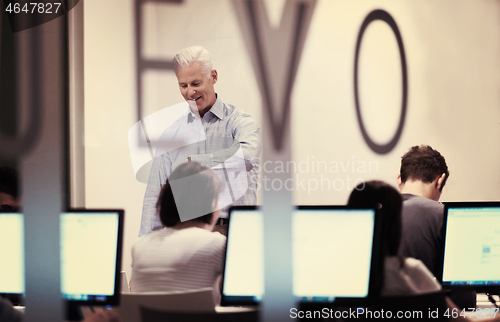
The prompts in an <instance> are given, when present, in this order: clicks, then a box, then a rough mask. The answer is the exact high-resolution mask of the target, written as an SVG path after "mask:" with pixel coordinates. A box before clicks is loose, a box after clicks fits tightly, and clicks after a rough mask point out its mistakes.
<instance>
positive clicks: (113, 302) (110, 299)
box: [61, 208, 125, 306]
mask: <svg viewBox="0 0 500 322" xmlns="http://www.w3.org/2000/svg"><path fill="white" fill-rule="evenodd" d="M62 213H88V214H95V213H118V237H117V238H118V241H117V250H116V267H115V289H114V293H113V295H111V296H106V300H103V301H101V300H72V299H65V298H64V297H63V293H62V292H61V297H62V298H63V300H64V302H65V303H67V305H69V306H74V305H77V306H82V305H91V306H108V305H109V306H118V305H119V304H120V289H121V288H120V284H121V276H120V274H121V267H122V255H123V225H124V216H125V211H124V210H123V209H83V208H74V209H67V210H65V211H63V212H62Z"/></svg>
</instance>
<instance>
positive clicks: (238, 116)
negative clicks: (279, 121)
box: [222, 103, 255, 122]
mask: <svg viewBox="0 0 500 322" xmlns="http://www.w3.org/2000/svg"><path fill="white" fill-rule="evenodd" d="M222 108H223V111H224V112H223V113H224V116H225V117H229V118H230V119H233V120H243V119H246V120H248V121H251V122H255V119H254V118H253V117H252V116H251V115H250V114H248V113H247V112H245V110H243V109H241V108H238V107H236V106H234V105H233V104H228V103H222Z"/></svg>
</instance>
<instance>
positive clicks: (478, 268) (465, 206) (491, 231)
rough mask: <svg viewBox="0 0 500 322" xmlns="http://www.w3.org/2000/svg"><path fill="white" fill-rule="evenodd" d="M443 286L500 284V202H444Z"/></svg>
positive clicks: (484, 287)
mask: <svg viewBox="0 0 500 322" xmlns="http://www.w3.org/2000/svg"><path fill="white" fill-rule="evenodd" d="M444 236H445V237H444V255H443V274H442V283H443V286H444V287H467V288H472V289H475V290H477V291H484V290H488V289H489V290H492V289H497V290H498V289H499V288H500V269H499V267H500V202H453V203H445V223H444Z"/></svg>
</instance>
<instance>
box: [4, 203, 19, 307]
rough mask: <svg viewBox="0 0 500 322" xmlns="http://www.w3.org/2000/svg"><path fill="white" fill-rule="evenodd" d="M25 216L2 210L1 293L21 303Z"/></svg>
mask: <svg viewBox="0 0 500 322" xmlns="http://www.w3.org/2000/svg"><path fill="white" fill-rule="evenodd" d="M23 220H24V218H23V215H22V214H21V213H10V212H0V295H1V296H4V297H7V298H9V299H11V300H12V299H16V300H14V302H15V304H21V303H20V302H21V301H20V300H21V298H22V295H23V294H24V221H23Z"/></svg>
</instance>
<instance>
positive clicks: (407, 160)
mask: <svg viewBox="0 0 500 322" xmlns="http://www.w3.org/2000/svg"><path fill="white" fill-rule="evenodd" d="M399 173H400V180H401V183H402V184H405V183H406V181H408V180H409V181H422V182H423V183H427V184H430V183H433V182H435V181H436V184H437V183H438V181H439V186H438V190H439V192H441V191H443V187H444V185H445V184H446V180H447V179H448V177H449V176H450V172H449V171H448V166H447V165H446V161H445V159H444V158H443V156H442V155H441V154H440V153H439V152H438V151H436V150H434V149H433V148H431V147H430V146H428V145H420V146H418V145H416V146H414V147H412V148H411V149H410V150H409V151H408V152H407V153H406V154H405V155H403V157H402V158H401V169H400V172H399ZM441 178H442V179H441Z"/></svg>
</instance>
